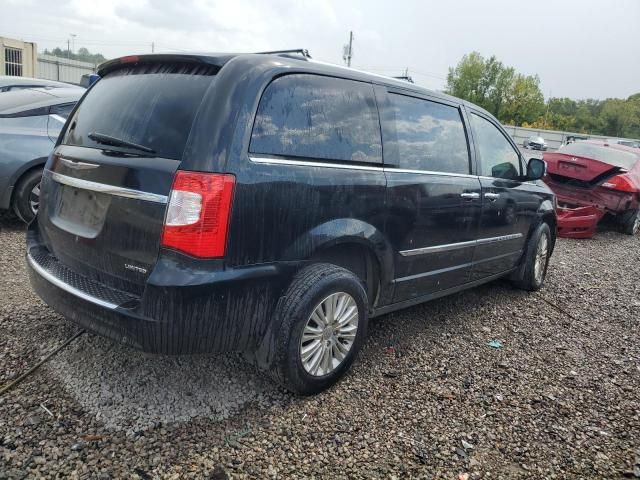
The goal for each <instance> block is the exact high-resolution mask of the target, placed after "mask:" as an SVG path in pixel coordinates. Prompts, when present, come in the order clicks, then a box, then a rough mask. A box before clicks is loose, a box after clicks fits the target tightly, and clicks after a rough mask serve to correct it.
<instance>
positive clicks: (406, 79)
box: [391, 75, 415, 83]
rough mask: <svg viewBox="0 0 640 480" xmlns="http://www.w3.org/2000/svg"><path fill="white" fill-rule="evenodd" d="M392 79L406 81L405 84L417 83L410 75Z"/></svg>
mask: <svg viewBox="0 0 640 480" xmlns="http://www.w3.org/2000/svg"><path fill="white" fill-rule="evenodd" d="M391 78H395V79H396V80H404V81H405V82H409V83H415V82H414V81H413V78H411V77H410V76H408V75H401V76H399V77H391Z"/></svg>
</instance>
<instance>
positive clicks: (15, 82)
mask: <svg viewBox="0 0 640 480" xmlns="http://www.w3.org/2000/svg"><path fill="white" fill-rule="evenodd" d="M40 87H49V88H69V87H73V85H71V84H69V83H63V82H56V81H55V80H45V79H43V78H29V77H14V76H11V75H0V93H3V92H12V91H14V90H21V89H23V88H40Z"/></svg>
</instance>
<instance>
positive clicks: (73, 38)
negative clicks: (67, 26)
mask: <svg viewBox="0 0 640 480" xmlns="http://www.w3.org/2000/svg"><path fill="white" fill-rule="evenodd" d="M69 35H71V53H73V52H74V51H75V49H76V34H75V33H70V34H69Z"/></svg>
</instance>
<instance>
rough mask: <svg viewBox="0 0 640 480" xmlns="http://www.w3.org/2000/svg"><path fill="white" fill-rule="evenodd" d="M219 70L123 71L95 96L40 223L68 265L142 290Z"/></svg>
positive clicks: (52, 165)
mask: <svg viewBox="0 0 640 480" xmlns="http://www.w3.org/2000/svg"><path fill="white" fill-rule="evenodd" d="M215 71H216V69H213V68H207V67H206V66H202V65H190V64H179V63H178V64H175V63H140V64H139V63H136V64H132V65H123V66H122V67H121V68H119V69H117V70H115V71H112V72H110V73H108V74H107V75H105V76H104V78H102V79H101V80H100V81H99V82H97V83H96V84H95V85H94V86H93V88H92V89H91V91H90V92H88V94H87V95H86V96H85V97H84V99H83V100H82V101H81V104H80V105H79V106H78V108H77V109H76V110H75V112H74V114H73V116H72V117H71V118H70V119H69V120H68V122H67V124H66V125H65V130H64V131H63V133H62V138H61V139H60V141H59V145H58V146H57V147H56V149H55V151H54V153H53V155H52V156H51V158H50V159H49V161H48V162H47V165H46V168H45V172H44V175H43V183H42V196H41V207H40V208H41V210H40V213H39V215H38V222H39V227H40V232H41V235H42V238H43V240H44V242H45V244H46V246H47V247H48V249H49V251H50V252H51V253H52V254H53V255H54V256H55V257H57V259H58V260H59V261H61V262H62V263H63V264H65V265H66V266H67V267H69V268H71V269H73V270H74V271H76V272H78V273H80V274H82V275H85V276H87V277H89V278H91V279H94V280H96V281H99V282H101V283H103V284H106V285H109V286H111V287H114V288H118V289H123V290H127V291H131V292H134V293H135V292H138V293H139V292H141V291H142V286H143V285H144V282H145V280H146V278H147V276H148V275H149V273H150V272H151V268H152V266H153V264H154V263H155V261H156V257H157V253H158V249H159V244H160V237H161V233H162V227H163V223H164V216H165V210H166V203H167V196H168V195H169V192H170V190H171V184H172V180H173V175H174V173H175V172H176V170H177V169H178V167H179V166H180V162H181V158H182V156H183V152H184V150H185V147H186V144H187V140H188V137H189V134H190V131H191V128H192V124H193V123H194V119H195V117H196V113H197V111H198V108H199V106H200V104H201V102H202V99H203V97H204V95H205V93H206V92H207V90H208V89H209V88H210V87H211V86H212V85H213V83H214V81H215V76H214V73H215Z"/></svg>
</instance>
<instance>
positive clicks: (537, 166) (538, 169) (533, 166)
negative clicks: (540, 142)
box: [527, 158, 547, 180]
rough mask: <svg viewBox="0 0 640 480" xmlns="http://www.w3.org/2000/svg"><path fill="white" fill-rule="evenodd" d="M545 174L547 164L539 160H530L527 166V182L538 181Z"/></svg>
mask: <svg viewBox="0 0 640 480" xmlns="http://www.w3.org/2000/svg"><path fill="white" fill-rule="evenodd" d="M546 172H547V164H546V163H545V162H544V160H540V159H539V158H530V159H529V163H528V164H527V180H540V179H541V178H542V177H544V174H545V173H546Z"/></svg>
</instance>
